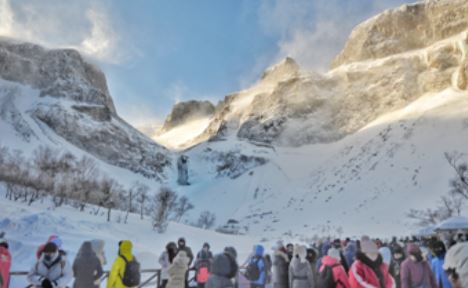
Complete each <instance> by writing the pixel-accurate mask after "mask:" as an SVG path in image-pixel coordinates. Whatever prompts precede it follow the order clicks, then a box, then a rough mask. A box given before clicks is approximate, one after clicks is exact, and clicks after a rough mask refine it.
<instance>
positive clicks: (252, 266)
mask: <svg viewBox="0 0 468 288" xmlns="http://www.w3.org/2000/svg"><path fill="white" fill-rule="evenodd" d="M261 259H262V258H261V257H258V256H257V257H255V259H252V261H250V263H249V265H247V269H246V270H245V278H247V280H249V281H257V280H258V278H260V274H261V271H260V268H258V262H260V260H261Z"/></svg>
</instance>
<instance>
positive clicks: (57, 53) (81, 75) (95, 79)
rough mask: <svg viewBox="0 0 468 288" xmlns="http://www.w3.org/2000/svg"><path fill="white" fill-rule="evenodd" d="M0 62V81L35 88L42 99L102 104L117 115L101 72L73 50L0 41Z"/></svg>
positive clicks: (10, 40) (13, 41) (4, 39)
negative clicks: (3, 80) (0, 63)
mask: <svg viewBox="0 0 468 288" xmlns="http://www.w3.org/2000/svg"><path fill="white" fill-rule="evenodd" d="M0 59H1V62H2V66H1V67H0V78H2V79H5V80H8V81H12V82H18V83H22V84H25V85H29V86H31V87H33V88H36V89H38V90H40V96H41V97H44V96H50V97H59V98H66V99H68V100H73V101H77V102H80V103H83V104H92V105H103V106H105V107H106V108H107V109H108V110H109V111H111V112H112V113H113V114H115V113H116V111H115V106H114V103H113V101H112V98H111V96H110V94H109V89H108V87H107V81H106V77H105V75H104V73H103V72H102V71H101V70H100V69H99V68H97V67H96V66H95V65H93V64H91V63H89V62H87V61H85V60H84V59H83V57H82V56H81V55H80V53H79V52H78V51H76V50H74V49H45V48H43V47H41V46H39V45H36V44H32V43H25V42H20V41H18V40H12V39H7V38H2V39H0Z"/></svg>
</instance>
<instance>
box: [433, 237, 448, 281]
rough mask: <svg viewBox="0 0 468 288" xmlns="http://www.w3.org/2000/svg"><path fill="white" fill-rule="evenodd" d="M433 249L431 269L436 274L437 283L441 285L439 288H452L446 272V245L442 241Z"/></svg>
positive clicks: (435, 244)
mask: <svg viewBox="0 0 468 288" xmlns="http://www.w3.org/2000/svg"><path fill="white" fill-rule="evenodd" d="M431 248H432V253H434V257H433V258H432V260H431V269H432V272H433V273H434V277H435V280H436V283H437V284H438V285H439V288H452V286H451V285H450V281H449V279H448V277H447V274H446V273H445V271H444V262H445V253H446V249H445V245H444V243H443V242H442V241H437V242H435V243H434V244H433V245H432V247H431Z"/></svg>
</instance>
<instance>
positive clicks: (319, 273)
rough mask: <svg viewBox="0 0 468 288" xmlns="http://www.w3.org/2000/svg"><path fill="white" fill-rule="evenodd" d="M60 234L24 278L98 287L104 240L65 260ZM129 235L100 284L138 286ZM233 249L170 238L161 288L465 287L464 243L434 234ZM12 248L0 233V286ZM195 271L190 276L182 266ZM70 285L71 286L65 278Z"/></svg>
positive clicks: (53, 286) (39, 283) (4, 285)
mask: <svg viewBox="0 0 468 288" xmlns="http://www.w3.org/2000/svg"><path fill="white" fill-rule="evenodd" d="M62 244H63V243H62V240H61V238H60V237H58V236H56V235H52V236H50V237H49V238H48V240H47V241H46V243H45V244H43V245H40V246H39V247H38V249H37V252H36V258H37V259H36V262H35V264H34V265H33V266H32V267H31V270H30V271H29V273H28V276H27V279H28V282H29V284H30V286H28V287H33V288H34V287H35V288H39V287H40V288H65V287H74V288H97V287H101V284H103V283H101V282H102V279H104V278H106V277H103V276H104V271H103V266H104V265H105V264H106V257H105V255H104V242H103V241H102V240H91V241H85V242H84V243H83V244H82V245H81V247H80V249H79V251H78V253H77V255H76V257H75V259H74V261H73V264H69V262H68V260H67V253H66V252H65V251H64V250H63V249H62ZM132 247H133V244H132V242H131V241H129V240H123V241H120V242H119V244H118V255H117V257H116V259H115V261H114V263H113V265H112V268H111V270H110V272H109V275H108V277H107V283H106V287H107V288H126V287H138V285H140V284H141V275H140V274H141V271H140V264H139V262H138V260H137V259H136V257H135V256H134V255H133V252H132ZM237 258H238V255H237V251H236V249H235V248H234V247H226V248H224V250H223V251H222V252H221V253H219V254H216V255H214V254H213V253H212V252H211V250H210V245H209V243H205V244H204V245H203V247H202V248H201V250H200V251H199V252H198V253H197V254H196V255H194V254H193V253H192V250H191V248H190V247H189V246H187V243H186V240H185V239H184V238H180V239H179V240H178V241H177V243H175V242H170V243H168V244H167V245H166V247H165V249H164V251H163V252H162V253H161V255H160V257H159V259H158V262H159V264H160V266H161V273H160V279H159V280H160V282H161V286H162V287H163V288H187V287H199V288H231V287H232V288H235V287H236V288H237V287H251V288H265V287H274V288H328V287H339V288H349V287H351V288H361V287H362V288H371V287H375V288H379V287H380V288H393V287H397V288H400V287H401V288H422V287H424V288H448V287H450V288H452V287H453V288H467V287H468V242H463V241H460V242H459V243H444V242H442V241H440V240H438V239H437V238H435V237H433V238H431V239H425V240H424V241H421V240H418V239H411V240H410V239H406V240H400V241H397V239H396V238H393V239H392V241H390V242H388V243H385V242H384V241H381V240H379V239H370V238H369V237H367V236H363V237H362V238H361V239H359V240H351V239H345V240H340V239H335V240H333V241H331V240H330V239H326V240H324V241H318V242H317V243H314V244H313V245H310V246H309V247H306V246H305V245H299V244H295V245H294V244H291V243H289V244H287V245H284V243H283V242H282V241H278V242H277V243H276V245H275V247H274V248H273V249H272V255H270V254H268V253H266V251H265V248H264V246H262V245H255V246H254V247H253V249H252V252H251V254H250V255H249V256H248V257H247V259H246V260H245V261H244V262H243V263H242V264H240V265H239V264H238V263H239V262H238V259H237ZM11 261H12V258H11V254H10V252H9V246H8V242H7V241H6V240H5V239H4V238H2V237H1V235H0V288H8V287H9V284H8V283H9V270H10V267H11ZM190 271H193V274H194V275H195V276H194V277H193V278H189V272H190ZM71 283H73V284H71Z"/></svg>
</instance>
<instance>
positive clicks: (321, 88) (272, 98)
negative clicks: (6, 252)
mask: <svg viewBox="0 0 468 288" xmlns="http://www.w3.org/2000/svg"><path fill="white" fill-rule="evenodd" d="M466 19H468V4H467V2H466V1H459V0H455V1H427V2H424V3H419V4H414V5H405V6H402V7H400V8H397V9H394V10H388V11H385V12H383V13H382V14H380V15H377V16H375V17H374V18H372V19H370V20H368V21H366V22H364V23H363V24H361V25H359V26H357V27H356V29H355V30H354V31H353V33H352V34H351V36H350V40H349V41H348V43H347V44H346V47H345V49H344V50H343V52H342V53H341V54H340V55H339V56H338V57H337V60H336V61H335V62H334V67H335V68H334V69H333V70H330V71H329V72H327V73H325V74H319V73H312V72H307V71H301V70H300V69H299V66H298V65H297V64H296V63H295V61H294V60H293V59H291V58H287V59H285V60H283V61H282V62H280V63H279V64H277V65H275V66H273V67H272V68H270V69H268V70H267V71H266V72H265V73H264V76H263V77H262V78H261V79H260V80H259V82H258V83H256V84H255V85H254V86H252V87H250V88H248V89H246V90H243V91H241V92H238V93H235V94H232V95H228V96H226V97H225V99H224V101H222V102H221V103H219V104H218V106H217V107H216V111H215V113H214V115H213V116H212V117H211V118H210V119H209V121H210V123H209V125H207V126H206V129H205V130H204V131H203V132H201V131H200V132H199V133H198V135H194V137H193V138H192V139H191V140H189V139H185V141H186V143H185V146H188V147H189V146H193V145H196V144H198V143H201V142H203V141H206V140H213V139H223V138H226V137H227V136H229V135H236V136H237V137H238V138H239V139H247V140H249V141H254V142H262V143H272V144H274V145H276V146H278V145H279V146H301V145H305V144H311V143H312V144H313V143H329V142H334V141H337V140H339V139H342V138H343V137H345V136H347V135H350V134H352V133H355V132H356V131H358V130H359V129H361V128H362V127H364V126H365V125H367V124H369V123H370V122H372V121H373V120H375V119H376V118H377V117H379V116H380V115H382V114H385V113H388V112H391V111H395V110H398V109H400V108H402V107H404V106H406V105H408V104H410V103H411V102H412V101H415V100H417V99H418V98H420V97H421V96H423V95H425V94H427V93H435V92H440V91H443V90H444V89H447V88H450V87H454V88H457V89H462V90H464V89H466V88H467V86H468V84H467V83H468V81H467V70H468V69H467V67H468V64H467V59H466V51H467V48H466V47H467V44H468V21H467V20H466ZM185 124H186V125H189V124H190V121H188V122H187V123H185ZM182 126H183V125H179V126H176V127H175V128H176V129H181V127H182ZM170 132H171V131H170V130H168V131H166V132H165V133H170ZM160 137H164V134H163V135H160Z"/></svg>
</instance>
